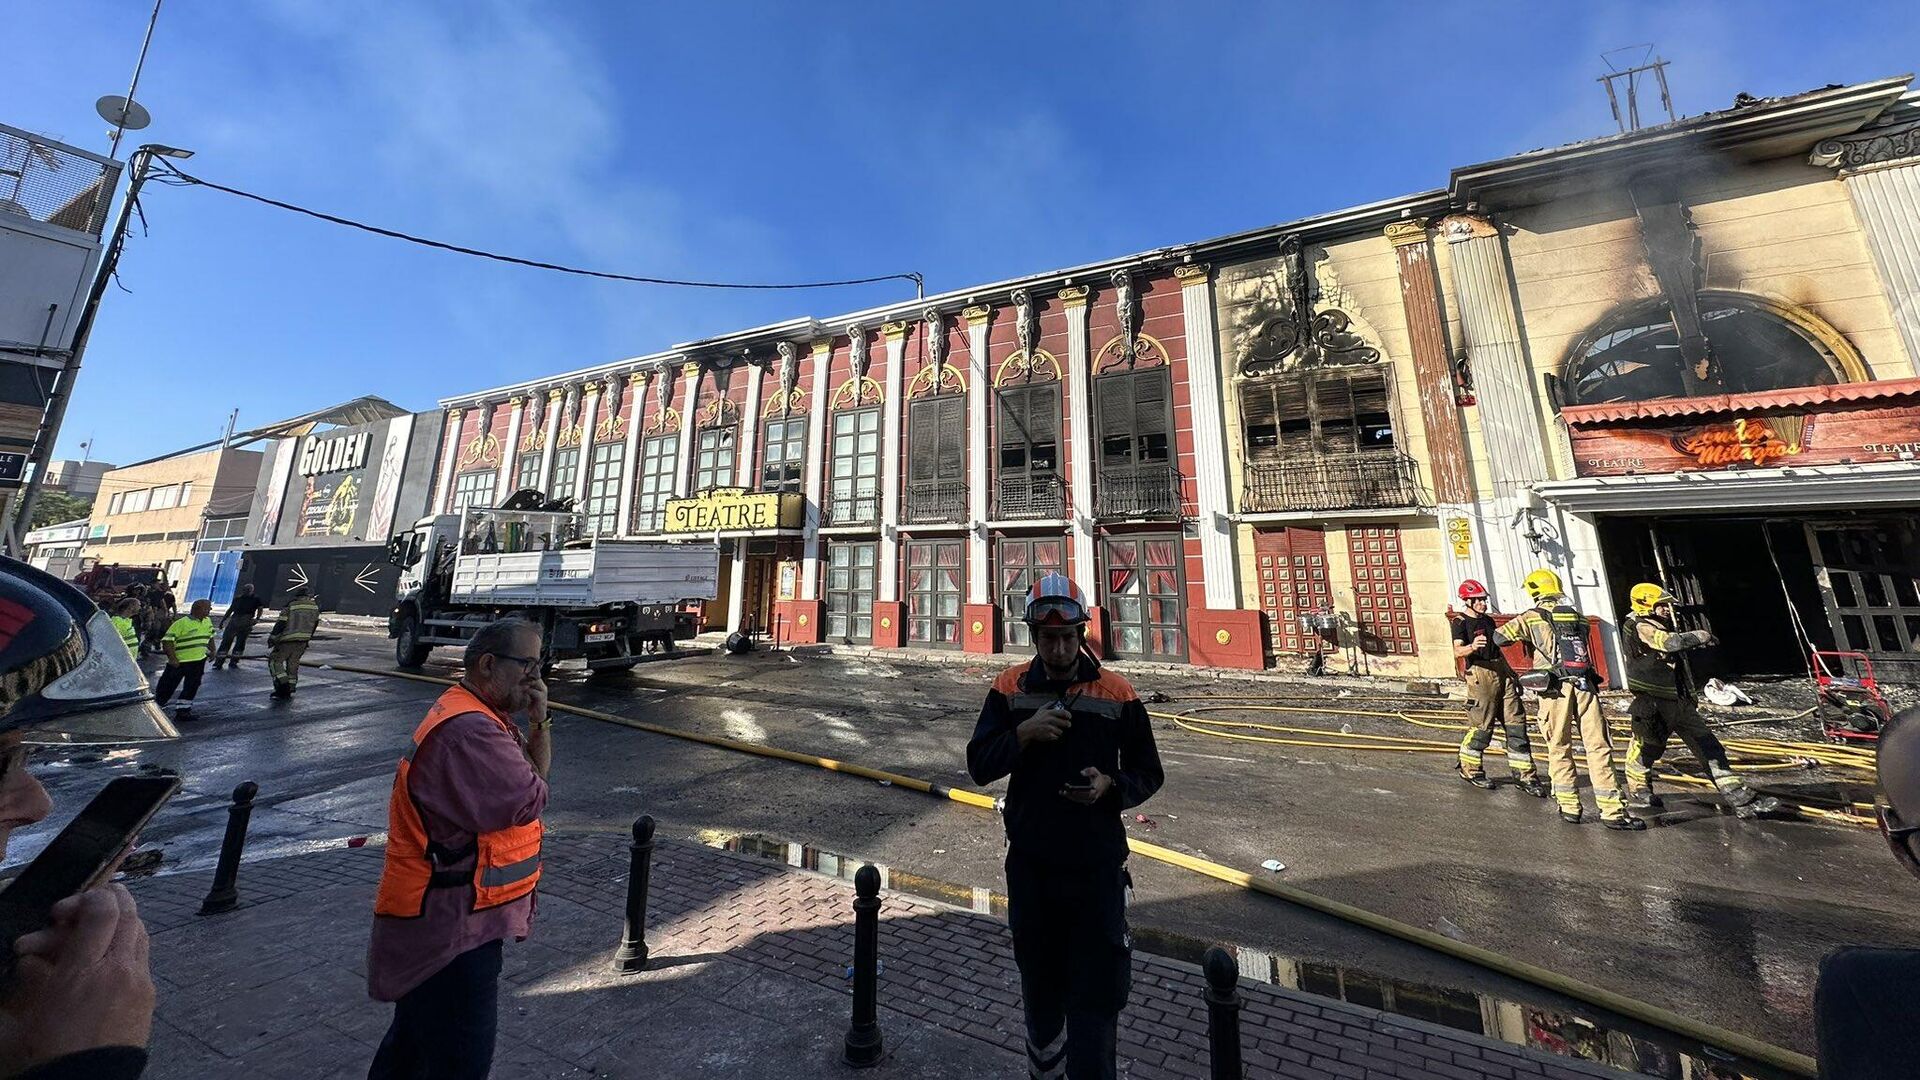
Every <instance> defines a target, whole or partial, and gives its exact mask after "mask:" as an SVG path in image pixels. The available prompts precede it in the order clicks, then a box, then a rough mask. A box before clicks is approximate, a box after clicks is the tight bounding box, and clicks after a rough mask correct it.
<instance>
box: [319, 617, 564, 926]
mask: <svg viewBox="0 0 1920 1080" xmlns="http://www.w3.org/2000/svg"><path fill="white" fill-rule="evenodd" d="M315 610H316V611H317V610H318V605H315ZM289 611H291V608H289ZM465 713H480V714H481V715H483V716H485V717H487V718H488V719H490V720H492V721H493V722H494V723H496V724H499V725H500V726H501V727H502V728H504V729H505V730H506V731H507V732H508V733H509V734H512V733H513V725H512V724H510V723H508V722H507V721H506V720H504V719H502V718H501V717H500V714H498V713H496V712H494V711H493V710H492V709H489V708H488V707H487V706H486V705H485V704H483V703H482V702H481V701H480V699H479V698H477V697H475V696H474V695H473V693H472V692H471V691H469V690H467V689H466V688H465V687H463V686H456V687H453V688H451V689H449V690H448V691H447V692H446V693H444V694H441V695H440V699H439V700H438V701H435V702H434V703H433V707H432V708H430V709H428V710H427V718H426V719H425V720H422V721H420V726H419V727H417V728H415V729H414V732H413V741H412V742H411V743H410V744H408V746H407V752H406V754H405V755H404V756H402V757H401V758H400V764H399V766H398V767H397V768H396V769H395V771H394V777H393V795H392V797H391V799H389V800H388V803H387V853H386V863H385V865H384V867H383V868H382V869H381V871H380V888H379V891H378V892H376V893H375V894H374V901H373V913H374V914H375V915H393V916H398V917H400V918H408V919H411V918H418V917H419V916H420V915H421V914H422V912H424V911H425V909H426V902H427V890H428V889H429V888H432V887H435V886H436V885H446V884H448V882H446V881H445V880H444V875H439V878H440V879H439V880H436V876H437V875H436V873H435V869H436V868H435V863H434V857H433V854H430V853H429V851H428V848H429V846H430V843H431V842H430V840H429V838H428V836H427V828H426V825H425V823H423V822H422V821H421V820H420V808H419V807H418V806H416V805H414V801H413V795H412V793H411V792H410V791H409V790H408V788H407V775H408V772H409V770H410V769H411V768H412V767H413V755H414V754H416V753H418V752H419V750H420V744H422V743H424V742H426V740H427V736H429V735H431V734H433V730H434V729H435V728H437V727H439V726H440V725H441V724H443V723H445V722H446V721H448V720H450V719H452V718H453V717H456V716H460V715H462V714H465ZM516 738H517V736H516ZM541 834H542V826H541V824H540V822H539V820H538V819H535V820H533V821H531V822H528V823H527V824H525V825H510V826H508V827H507V828H504V829H498V830H495V831H493V832H483V833H481V834H479V835H478V836H476V837H474V849H475V855H476V857H475V859H474V864H473V876H472V878H471V880H470V881H462V882H461V884H463V885H471V887H472V889H473V910H475V911H479V910H481V909H483V908H490V907H499V906H500V905H501V904H507V903H512V902H513V901H515V900H518V899H520V898H521V897H523V896H525V895H527V894H528V893H530V892H532V891H533V890H534V887H535V886H536V885H538V884H539V882H540V837H541ZM433 846H434V847H435V850H436V851H438V847H437V845H433ZM447 854H448V855H450V856H451V857H449V859H448V861H459V860H460V859H464V858H465V855H466V853H465V852H459V853H447Z"/></svg>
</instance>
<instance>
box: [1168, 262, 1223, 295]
mask: <svg viewBox="0 0 1920 1080" xmlns="http://www.w3.org/2000/svg"><path fill="white" fill-rule="evenodd" d="M1212 275H1213V267H1211V266H1208V265H1207V264H1206V263H1187V264H1185V265H1183V266H1176V267H1174V268H1173V279H1174V280H1175V281H1177V282H1179V283H1180V287H1181V288H1183V289H1184V288H1187V287H1188V286H1190V285H1205V284H1206V283H1207V279H1208V278H1209V277H1211V276H1212Z"/></svg>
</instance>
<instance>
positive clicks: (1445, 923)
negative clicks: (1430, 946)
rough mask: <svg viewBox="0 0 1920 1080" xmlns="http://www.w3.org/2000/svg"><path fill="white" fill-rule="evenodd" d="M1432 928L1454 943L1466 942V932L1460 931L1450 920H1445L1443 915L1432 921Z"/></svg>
mask: <svg viewBox="0 0 1920 1080" xmlns="http://www.w3.org/2000/svg"><path fill="white" fill-rule="evenodd" d="M1433 928H1434V929H1435V930H1438V931H1440V932H1441V933H1442V934H1445V935H1446V936H1447V937H1450V938H1452V939H1453V940H1455V941H1465V940H1467V932H1466V931H1465V930H1462V929H1460V927H1459V926H1457V925H1455V923H1454V921H1453V920H1452V919H1449V918H1447V917H1446V916H1445V915H1442V916H1440V918H1439V919H1437V920H1435V921H1434V924H1433Z"/></svg>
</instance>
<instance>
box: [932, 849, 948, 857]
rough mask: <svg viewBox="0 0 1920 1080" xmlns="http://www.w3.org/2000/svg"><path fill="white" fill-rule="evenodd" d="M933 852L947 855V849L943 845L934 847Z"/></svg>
mask: <svg viewBox="0 0 1920 1080" xmlns="http://www.w3.org/2000/svg"><path fill="white" fill-rule="evenodd" d="M933 853H934V854H935V855H945V854H946V853H947V849H946V848H943V847H937V848H934V849H933Z"/></svg>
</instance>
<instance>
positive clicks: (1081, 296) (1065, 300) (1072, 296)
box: [1056, 285, 1092, 308]
mask: <svg viewBox="0 0 1920 1080" xmlns="http://www.w3.org/2000/svg"><path fill="white" fill-rule="evenodd" d="M1091 291H1092V290H1090V289H1088V288H1087V287H1086V286H1085V285H1070V286H1068V287H1067V288H1064V289H1061V290H1060V292H1059V293H1058V294H1056V295H1058V296H1059V297H1060V302H1061V303H1062V304H1064V305H1066V306H1067V307H1070V308H1083V307H1086V306H1087V295H1088V294H1089V293H1090V292H1091Z"/></svg>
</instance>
